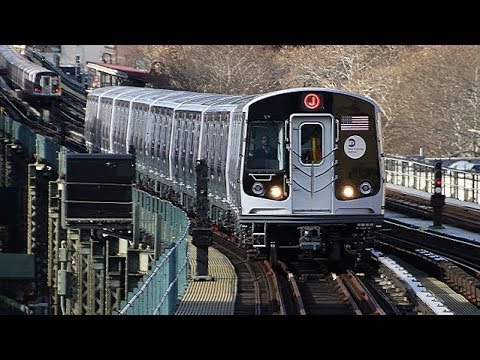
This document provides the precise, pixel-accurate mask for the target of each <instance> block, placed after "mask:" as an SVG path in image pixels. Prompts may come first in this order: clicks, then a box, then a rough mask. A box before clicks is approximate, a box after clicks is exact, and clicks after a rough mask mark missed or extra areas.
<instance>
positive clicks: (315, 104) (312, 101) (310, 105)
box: [303, 93, 322, 110]
mask: <svg viewBox="0 0 480 360" xmlns="http://www.w3.org/2000/svg"><path fill="white" fill-rule="evenodd" d="M303 104H304V105H305V106H306V107H307V109H310V110H315V109H318V108H319V107H320V105H322V100H321V99H320V96H318V95H317V94H313V93H310V94H307V95H306V96H305V98H304V99H303Z"/></svg>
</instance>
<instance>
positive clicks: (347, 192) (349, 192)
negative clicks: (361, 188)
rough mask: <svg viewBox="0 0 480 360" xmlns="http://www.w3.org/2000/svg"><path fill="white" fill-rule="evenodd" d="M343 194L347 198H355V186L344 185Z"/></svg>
mask: <svg viewBox="0 0 480 360" xmlns="http://www.w3.org/2000/svg"><path fill="white" fill-rule="evenodd" d="M342 195H343V197H345V198H347V199H351V198H353V196H354V195H355V191H353V186H350V185H346V186H344V187H343V189H342Z"/></svg>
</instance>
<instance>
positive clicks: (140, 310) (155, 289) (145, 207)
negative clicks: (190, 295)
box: [119, 190, 190, 315]
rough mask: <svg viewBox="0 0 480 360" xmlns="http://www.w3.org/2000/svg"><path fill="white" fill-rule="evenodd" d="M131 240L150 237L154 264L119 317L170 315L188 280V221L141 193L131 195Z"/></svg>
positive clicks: (170, 207)
mask: <svg viewBox="0 0 480 360" xmlns="http://www.w3.org/2000/svg"><path fill="white" fill-rule="evenodd" d="M133 206H134V208H133V210H134V236H133V237H134V238H136V239H138V238H139V236H137V235H136V234H137V233H140V232H141V231H144V232H145V233H146V234H148V235H153V239H152V240H153V244H154V248H155V263H154V265H153V267H152V269H151V270H149V271H148V272H147V274H146V275H145V276H144V277H143V279H142V280H140V281H139V282H138V284H137V287H135V288H134V289H133V291H131V292H129V293H128V296H127V301H124V302H122V305H121V310H120V312H119V314H121V315H125V314H126V315H171V314H173V313H174V312H175V309H176V308H177V305H178V303H179V300H180V299H181V297H182V296H183V294H184V293H185V290H186V288H187V278H188V273H187V269H188V266H187V264H188V257H187V238H188V228H189V223H190V221H189V219H188V217H187V215H186V214H185V212H184V211H182V210H181V209H179V208H177V207H174V206H172V205H171V204H170V203H169V202H167V201H165V200H161V199H159V198H158V197H154V196H152V195H150V194H148V193H146V192H144V191H140V190H135V191H134V192H133Z"/></svg>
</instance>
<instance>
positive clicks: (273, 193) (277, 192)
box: [269, 185, 283, 199]
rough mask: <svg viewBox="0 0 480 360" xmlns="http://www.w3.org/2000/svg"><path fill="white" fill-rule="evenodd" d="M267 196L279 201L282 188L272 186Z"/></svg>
mask: <svg viewBox="0 0 480 360" xmlns="http://www.w3.org/2000/svg"><path fill="white" fill-rule="evenodd" d="M269 195H270V196H271V197H272V198H274V199H280V198H281V197H282V196H283V189H282V187H281V186H278V185H273V186H272V187H271V188H270V191H269Z"/></svg>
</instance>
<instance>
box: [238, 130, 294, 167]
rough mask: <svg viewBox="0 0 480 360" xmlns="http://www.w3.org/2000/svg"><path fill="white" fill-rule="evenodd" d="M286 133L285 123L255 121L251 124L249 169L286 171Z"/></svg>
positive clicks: (248, 154)
mask: <svg viewBox="0 0 480 360" xmlns="http://www.w3.org/2000/svg"><path fill="white" fill-rule="evenodd" d="M284 131H285V129H284V122H283V121H268V122H266V121H254V122H251V123H250V124H249V133H248V148H247V164H246V166H247V168H248V169H265V170H283V169H284V157H285V133H284Z"/></svg>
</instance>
